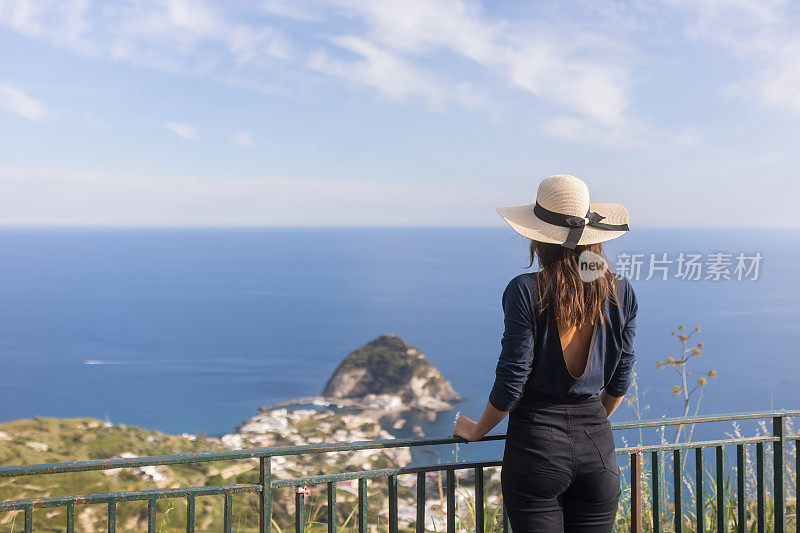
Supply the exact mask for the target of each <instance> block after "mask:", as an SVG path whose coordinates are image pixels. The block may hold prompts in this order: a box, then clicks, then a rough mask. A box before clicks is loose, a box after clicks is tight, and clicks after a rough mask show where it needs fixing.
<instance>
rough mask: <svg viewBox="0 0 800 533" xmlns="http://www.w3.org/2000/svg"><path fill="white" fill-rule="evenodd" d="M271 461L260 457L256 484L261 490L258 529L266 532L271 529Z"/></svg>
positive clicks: (262, 532) (260, 532)
mask: <svg viewBox="0 0 800 533" xmlns="http://www.w3.org/2000/svg"><path fill="white" fill-rule="evenodd" d="M271 483H272V462H271V459H270V458H269V457H261V458H259V461H258V484H259V485H261V492H260V493H259V498H258V507H259V513H258V530H259V533H268V532H269V531H271V530H272V484H271Z"/></svg>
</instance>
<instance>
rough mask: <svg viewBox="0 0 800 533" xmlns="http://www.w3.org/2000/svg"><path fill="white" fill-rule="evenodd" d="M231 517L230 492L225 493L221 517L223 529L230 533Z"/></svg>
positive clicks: (231, 500) (231, 496) (231, 499)
mask: <svg viewBox="0 0 800 533" xmlns="http://www.w3.org/2000/svg"><path fill="white" fill-rule="evenodd" d="M232 518H233V494H231V493H230V492H226V493H225V513H224V515H223V517H222V520H223V526H222V527H223V531H224V532H225V533H231V519H232Z"/></svg>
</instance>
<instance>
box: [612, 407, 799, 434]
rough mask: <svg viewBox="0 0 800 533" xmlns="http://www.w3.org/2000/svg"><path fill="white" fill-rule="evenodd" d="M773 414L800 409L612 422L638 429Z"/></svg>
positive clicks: (795, 414) (789, 413)
mask: <svg viewBox="0 0 800 533" xmlns="http://www.w3.org/2000/svg"><path fill="white" fill-rule="evenodd" d="M773 416H786V417H790V418H791V417H800V411H783V410H778V411H754V412H751V413H732V414H725V415H705V416H679V417H674V418H655V419H652V420H636V421H631V422H617V423H616V424H611V429H637V428H649V427H660V426H679V425H682V424H695V423H707V422H728V421H731V420H753V419H758V418H772V417H773Z"/></svg>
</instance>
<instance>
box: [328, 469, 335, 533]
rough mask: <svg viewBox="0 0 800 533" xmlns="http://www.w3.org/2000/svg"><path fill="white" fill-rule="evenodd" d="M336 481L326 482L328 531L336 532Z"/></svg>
mask: <svg viewBox="0 0 800 533" xmlns="http://www.w3.org/2000/svg"><path fill="white" fill-rule="evenodd" d="M336 520H337V516H336V483H335V482H333V481H329V482H328V533H336V526H337V524H336Z"/></svg>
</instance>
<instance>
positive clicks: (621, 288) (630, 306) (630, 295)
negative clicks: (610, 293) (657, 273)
mask: <svg viewBox="0 0 800 533" xmlns="http://www.w3.org/2000/svg"><path fill="white" fill-rule="evenodd" d="M615 279H616V281H617V295H618V297H619V301H620V303H621V304H622V307H624V308H625V310H626V311H627V312H628V313H635V312H636V310H637V308H638V303H637V301H636V292H635V291H634V290H633V285H631V282H630V280H629V279H628V278H626V277H625V276H615Z"/></svg>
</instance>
